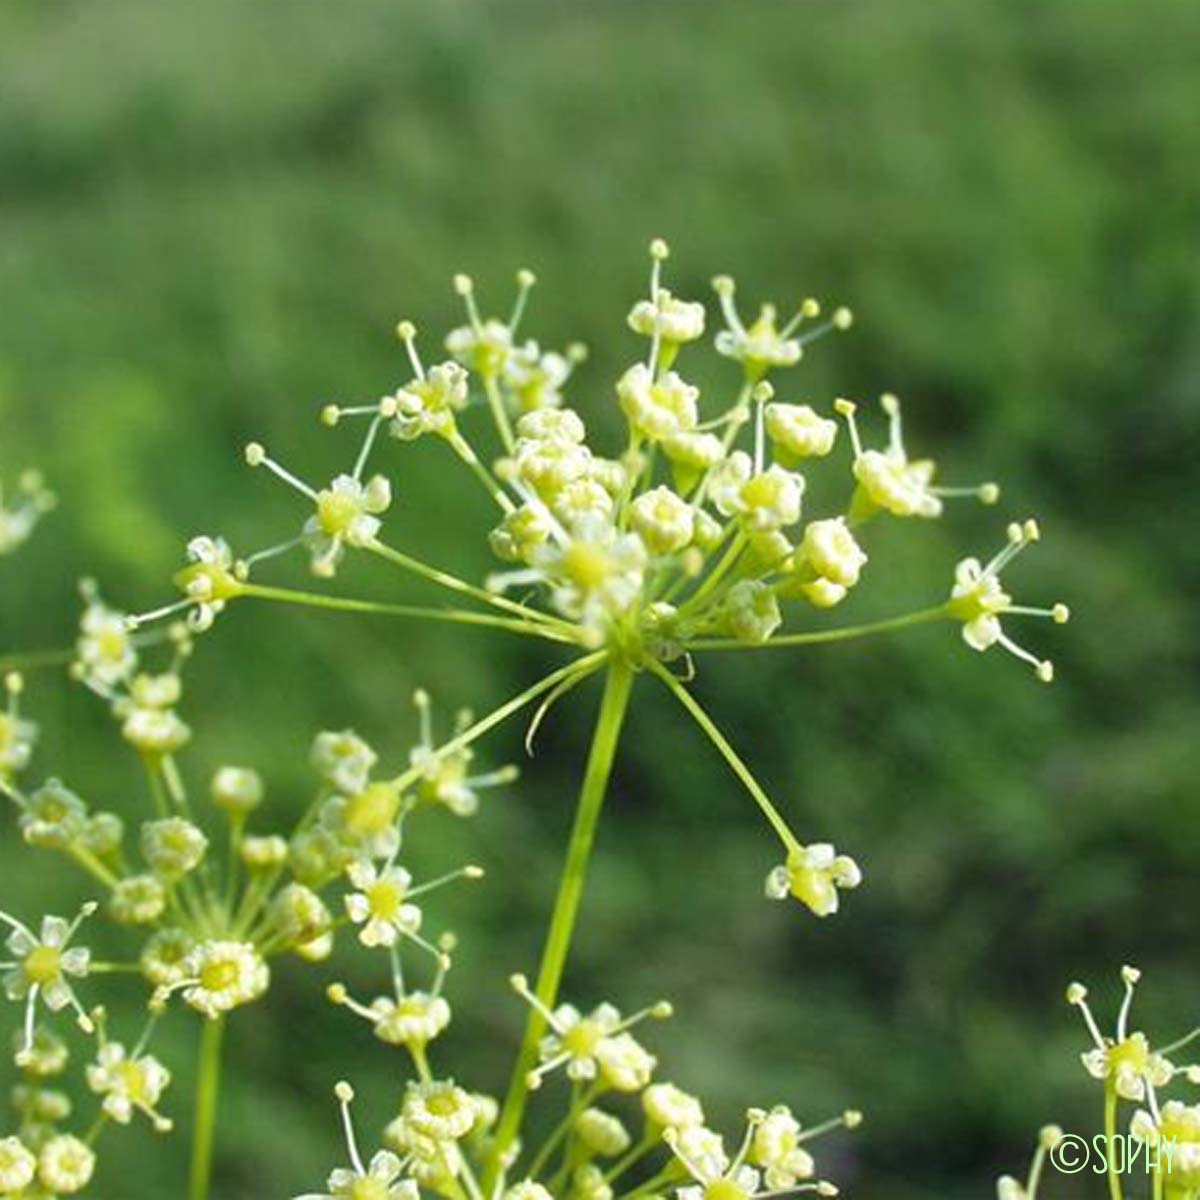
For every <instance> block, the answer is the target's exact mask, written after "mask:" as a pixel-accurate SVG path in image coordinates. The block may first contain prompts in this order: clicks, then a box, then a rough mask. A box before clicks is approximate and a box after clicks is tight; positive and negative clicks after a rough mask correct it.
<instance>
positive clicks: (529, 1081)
mask: <svg viewBox="0 0 1200 1200" xmlns="http://www.w3.org/2000/svg"><path fill="white" fill-rule="evenodd" d="M570 1060H571V1056H570V1054H559V1055H557V1056H556V1057H555V1058H551V1059H548V1060H547V1061H546V1062H544V1063H541V1064H540V1065H538V1066H536V1067H534V1068H533V1069H532V1070H531V1071H529V1072H528V1073H527V1074H526V1076H525V1086H526V1087H527V1088H528V1089H529V1090H530V1091H531V1092H536V1091H537V1090H538V1088H540V1087H541V1086H542V1081H543V1080H544V1079H545V1077H546V1076H547V1075H549V1074H550V1073H551V1072H552V1071H554V1070H556V1069H557V1068H558V1067H561V1066H562V1065H563V1063H565V1062H570Z"/></svg>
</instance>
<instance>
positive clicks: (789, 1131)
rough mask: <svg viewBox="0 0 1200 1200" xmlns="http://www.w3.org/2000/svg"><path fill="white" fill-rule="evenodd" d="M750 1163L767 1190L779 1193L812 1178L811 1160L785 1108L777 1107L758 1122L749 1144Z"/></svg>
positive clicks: (812, 1164) (798, 1124)
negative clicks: (798, 1181)
mask: <svg viewBox="0 0 1200 1200" xmlns="http://www.w3.org/2000/svg"><path fill="white" fill-rule="evenodd" d="M749 1161H750V1162H751V1163H752V1164H753V1165H754V1166H756V1167H761V1168H762V1169H763V1174H764V1178H765V1180H766V1184H767V1187H768V1188H770V1189H771V1190H772V1191H782V1190H784V1189H785V1188H790V1187H793V1186H794V1185H795V1183H796V1180H798V1179H811V1178H812V1175H813V1171H814V1169H815V1164H814V1163H813V1157H812V1155H811V1154H809V1153H808V1151H807V1150H805V1149H804V1148H803V1147H802V1146H801V1145H800V1122H799V1121H797V1120H796V1118H795V1117H794V1116H792V1112H791V1109H789V1108H787V1107H786V1105H782V1104H781V1105H778V1106H777V1107H775V1108H773V1109H771V1111H770V1112H768V1113H767V1115H766V1116H765V1117H764V1118H763V1119H762V1121H760V1122H759V1123H758V1125H757V1126H756V1127H755V1129H754V1135H753V1137H752V1139H751V1142H750V1154H749Z"/></svg>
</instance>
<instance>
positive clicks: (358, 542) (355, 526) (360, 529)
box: [304, 475, 392, 576]
mask: <svg viewBox="0 0 1200 1200" xmlns="http://www.w3.org/2000/svg"><path fill="white" fill-rule="evenodd" d="M391 503H392V487H391V484H390V483H388V481H387V480H386V479H385V478H384V477H383V476H382V475H376V476H374V478H372V479H370V480H369V481H368V482H367V483H363V482H362V481H361V480H360V479H357V478H355V477H354V476H353V475H339V476H337V478H336V479H334V480H333V482H332V483H331V484H330V485H329V486H328V487H327V488H325V489H324V490H323V491H320V492H318V493H317V495H316V506H317V511H316V514H315V515H314V516H312V517H310V518H309V519H308V521H307V522H306V524H305V526H304V538H305V541H306V542H307V544H308V548H309V552H310V554H311V555H312V564H311V565H312V570H313V574H314V575H324V576H329V575H332V574H334V572H335V571H336V570H337V564H338V562H339V561H340V560H341V557H342V551H343V548H344V547H345V546H355V547H358V548H360V549H361V548H362V547H363V546H368V545H370V544H371V543H372V542H373V541H374V540H375V535H376V534H377V533H378V532H379V530H380V527H381V525H382V522H381V521H380V520H379V517H378V514H379V513H382V512H386V511H387V509H388V508H389V506H390V505H391Z"/></svg>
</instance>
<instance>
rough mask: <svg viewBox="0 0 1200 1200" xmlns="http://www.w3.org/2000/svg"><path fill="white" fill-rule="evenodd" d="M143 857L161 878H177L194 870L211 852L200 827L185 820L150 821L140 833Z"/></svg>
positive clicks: (177, 818) (166, 818) (176, 818)
mask: <svg viewBox="0 0 1200 1200" xmlns="http://www.w3.org/2000/svg"><path fill="white" fill-rule="evenodd" d="M141 846H142V857H143V858H145V860H146V861H147V862H148V863H149V864H150V866H151V867H152V868H153V869H154V870H155V871H156V872H158V873H159V874H160V875H163V876H166V877H167V878H177V877H179V876H181V875H186V874H187V873H188V872H189V871H194V870H195V869H196V868H197V867H198V866H199V865H200V863H201V862H202V861H203V859H204V855H205V852H206V851H207V850H208V838H207V837H205V835H204V831H203V830H202V829H200V827H199V826H197V825H194V824H192V822H191V821H185V820H184V819H183V818H182V817H164V818H163V819H162V820H159V821H147V822H146V823H145V824H144V825H143V826H142V832H141Z"/></svg>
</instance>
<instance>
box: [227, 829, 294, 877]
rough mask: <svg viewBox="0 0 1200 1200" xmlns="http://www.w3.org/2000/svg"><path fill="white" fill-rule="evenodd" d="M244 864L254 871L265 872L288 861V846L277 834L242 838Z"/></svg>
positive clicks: (241, 849)
mask: <svg viewBox="0 0 1200 1200" xmlns="http://www.w3.org/2000/svg"><path fill="white" fill-rule="evenodd" d="M239 853H240V854H241V858H242V862H244V863H245V864H246V866H247V867H249V868H250V870H252V871H265V870H269V869H270V868H272V867H278V866H281V865H282V864H283V863H284V862H286V861H287V856H288V844H287V842H285V841H284V840H283V838H281V837H280V836H279V834H277V833H270V834H265V835H259V836H256V837H244V838H242V844H241V847H240V850H239Z"/></svg>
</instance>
